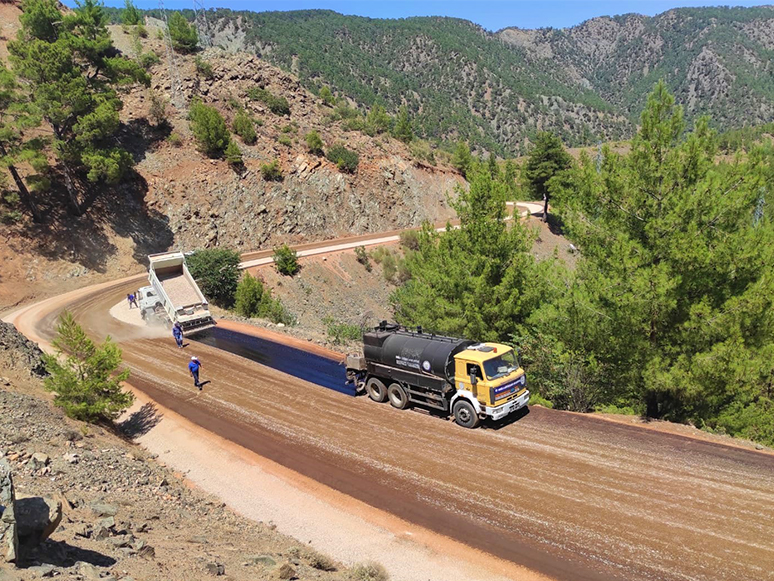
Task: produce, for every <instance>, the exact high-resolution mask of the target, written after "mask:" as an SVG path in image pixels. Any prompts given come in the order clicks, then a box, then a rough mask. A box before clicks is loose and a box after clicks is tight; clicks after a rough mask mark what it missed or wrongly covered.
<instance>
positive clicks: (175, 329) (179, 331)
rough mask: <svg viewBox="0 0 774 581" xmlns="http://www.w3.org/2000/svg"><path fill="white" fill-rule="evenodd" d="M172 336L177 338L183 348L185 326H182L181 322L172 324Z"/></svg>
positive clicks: (178, 344) (179, 345)
mask: <svg viewBox="0 0 774 581" xmlns="http://www.w3.org/2000/svg"><path fill="white" fill-rule="evenodd" d="M172 336H173V337H174V338H175V343H177V346H178V348H180V349H182V348H183V327H181V326H180V323H175V324H174V325H173V326H172Z"/></svg>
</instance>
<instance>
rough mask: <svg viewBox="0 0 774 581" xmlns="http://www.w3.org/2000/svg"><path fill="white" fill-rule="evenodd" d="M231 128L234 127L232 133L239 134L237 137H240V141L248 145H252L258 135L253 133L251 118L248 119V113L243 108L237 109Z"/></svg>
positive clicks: (253, 127)
mask: <svg viewBox="0 0 774 581" xmlns="http://www.w3.org/2000/svg"><path fill="white" fill-rule="evenodd" d="M232 128H233V129H234V133H236V134H237V135H239V137H241V138H242V141H243V142H244V143H246V144H248V145H252V144H253V143H255V140H256V139H258V136H257V135H256V133H255V126H254V125H253V120H252V119H250V115H248V114H247V112H246V111H244V110H242V111H239V112H238V113H237V114H236V117H234V123H233V125H232Z"/></svg>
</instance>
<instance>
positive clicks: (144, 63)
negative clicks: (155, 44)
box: [138, 51, 161, 70]
mask: <svg viewBox="0 0 774 581" xmlns="http://www.w3.org/2000/svg"><path fill="white" fill-rule="evenodd" d="M138 62H139V63H140V66H141V67H142V68H144V69H145V70H148V69H149V68H151V67H152V66H153V65H157V64H159V63H160V62H161V59H160V58H159V55H157V54H156V53H155V52H153V51H150V52H144V53H142V54H141V55H140V56H139V58H138Z"/></svg>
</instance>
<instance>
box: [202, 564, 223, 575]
mask: <svg viewBox="0 0 774 581" xmlns="http://www.w3.org/2000/svg"><path fill="white" fill-rule="evenodd" d="M204 570H205V571H207V573H209V574H210V575H215V576H220V575H225V574H226V567H225V566H224V565H221V564H220V563H207V564H206V565H205V566H204Z"/></svg>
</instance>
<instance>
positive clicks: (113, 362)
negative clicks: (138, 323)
mask: <svg viewBox="0 0 774 581" xmlns="http://www.w3.org/2000/svg"><path fill="white" fill-rule="evenodd" d="M53 344H54V348H55V349H56V355H43V362H44V363H45V365H46V370H47V371H48V373H49V374H50V375H49V377H47V378H46V381H45V387H46V389H47V390H48V391H53V392H55V393H56V395H55V397H54V404H55V405H57V406H59V407H61V408H62V409H63V410H64V411H65V413H66V414H67V415H68V416H70V417H71V418H75V419H78V420H83V421H87V422H100V421H102V422H109V421H111V420H114V419H115V418H117V417H118V416H119V415H120V414H121V412H123V411H124V410H125V409H126V408H128V407H129V406H130V405H132V402H133V401H134V396H133V395H132V394H131V393H129V392H126V391H124V390H123V389H122V388H121V382H123V381H126V379H127V378H128V377H129V371H128V370H126V369H125V370H123V371H120V372H118V373H116V371H117V370H118V367H119V366H120V365H121V349H119V348H118V346H117V345H116V344H115V343H113V341H112V340H111V339H110V336H108V337H107V338H106V339H105V342H104V343H102V344H101V345H97V344H95V343H94V342H93V341H92V340H91V339H89V337H88V336H87V335H86V332H85V331H84V330H83V329H82V328H81V326H80V325H78V323H76V322H75V319H74V318H73V316H72V314H70V313H69V312H67V311H65V312H64V313H62V314H61V315H60V316H59V324H58V325H57V329H56V339H54V341H53Z"/></svg>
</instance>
